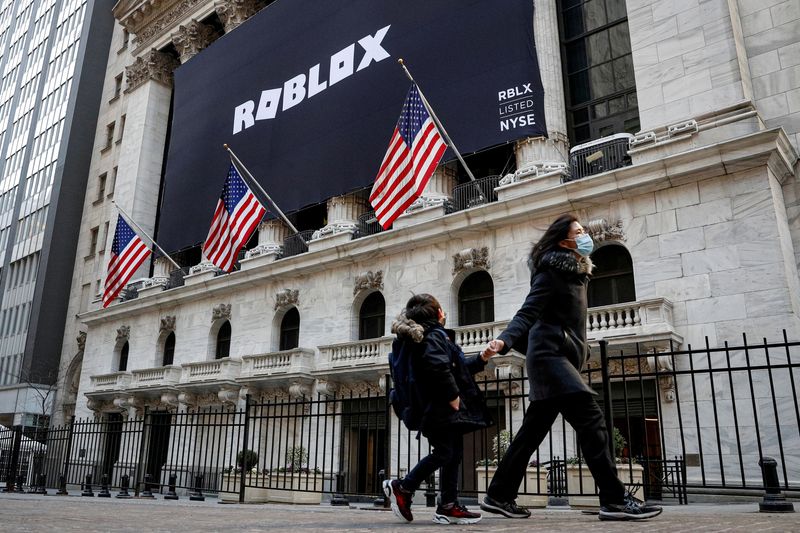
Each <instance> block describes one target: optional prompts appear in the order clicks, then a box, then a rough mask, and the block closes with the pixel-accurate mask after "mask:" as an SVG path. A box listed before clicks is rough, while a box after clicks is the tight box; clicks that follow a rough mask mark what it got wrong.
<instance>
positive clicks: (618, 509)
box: [600, 495, 663, 520]
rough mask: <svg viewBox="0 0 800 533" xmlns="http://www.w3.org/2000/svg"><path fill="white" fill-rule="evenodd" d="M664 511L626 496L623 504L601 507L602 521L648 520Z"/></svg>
mask: <svg viewBox="0 0 800 533" xmlns="http://www.w3.org/2000/svg"><path fill="white" fill-rule="evenodd" d="M662 510H663V509H661V507H659V506H657V505H647V504H646V503H644V502H641V501H639V500H637V499H635V498H634V497H633V496H630V495H626V496H625V501H624V502H623V503H618V504H613V503H612V504H608V505H603V506H601V507H600V520H647V519H648V518H653V517H654V516H658V515H660V514H661V511H662Z"/></svg>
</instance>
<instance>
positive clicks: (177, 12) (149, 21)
mask: <svg viewBox="0 0 800 533" xmlns="http://www.w3.org/2000/svg"><path fill="white" fill-rule="evenodd" d="M206 2H207V0H179V1H177V2H173V5H172V6H170V7H169V8H167V9H163V8H162V9H158V10H154V9H152V5H153V2H141V5H140V7H138V8H137V10H136V11H134V12H132V13H131V14H130V15H129V16H127V17H125V18H124V19H122V20H121V23H122V25H123V26H125V28H126V29H127V30H128V31H130V32H131V33H133V34H135V35H136V39H134V44H135V45H136V46H137V47H142V46H145V45H147V44H150V43H151V42H152V41H154V40H155V39H157V38H158V37H160V36H161V35H163V34H164V33H165V32H166V31H168V30H169V29H170V28H173V27H174V26H175V23H177V22H179V21H180V20H184V19H185V18H186V15H188V14H189V13H191V12H192V11H193V10H194V9H195V8H197V7H199V6H201V5H203V4H205V3H206Z"/></svg>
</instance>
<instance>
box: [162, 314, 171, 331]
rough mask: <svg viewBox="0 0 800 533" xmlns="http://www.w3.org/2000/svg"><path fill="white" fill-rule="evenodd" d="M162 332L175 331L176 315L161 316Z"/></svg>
mask: <svg viewBox="0 0 800 533" xmlns="http://www.w3.org/2000/svg"><path fill="white" fill-rule="evenodd" d="M159 331H160V332H164V331H175V315H167V316H165V317H161V325H160V327H159Z"/></svg>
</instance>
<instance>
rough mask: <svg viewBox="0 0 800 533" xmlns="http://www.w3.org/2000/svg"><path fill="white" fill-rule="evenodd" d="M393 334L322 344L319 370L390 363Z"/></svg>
mask: <svg viewBox="0 0 800 533" xmlns="http://www.w3.org/2000/svg"><path fill="white" fill-rule="evenodd" d="M392 340H394V337H393V336H388V337H379V338H377V339H367V340H363V341H352V342H342V343H339V344H329V345H327V346H320V347H319V352H320V356H321V357H320V360H319V363H318V364H317V368H316V370H317V371H320V370H322V371H325V370H334V369H337V368H350V367H356V366H364V365H376V364H386V365H388V364H389V359H388V355H389V352H390V351H391V350H392Z"/></svg>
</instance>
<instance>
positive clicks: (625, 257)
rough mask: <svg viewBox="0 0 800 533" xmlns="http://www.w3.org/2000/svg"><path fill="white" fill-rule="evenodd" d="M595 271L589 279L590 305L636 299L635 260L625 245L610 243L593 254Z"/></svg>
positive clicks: (595, 305)
mask: <svg viewBox="0 0 800 533" xmlns="http://www.w3.org/2000/svg"><path fill="white" fill-rule="evenodd" d="M592 262H593V263H594V272H592V279H591V280H590V281H589V294H588V297H589V307H600V306H603V305H612V304H618V303H623V302H634V301H636V289H635V287H634V283H633V261H632V260H631V254H629V253H628V250H626V249H625V247H624V246H620V245H618V244H609V245H607V246H602V247H600V248H598V249H597V251H596V252H595V253H593V254H592Z"/></svg>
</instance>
